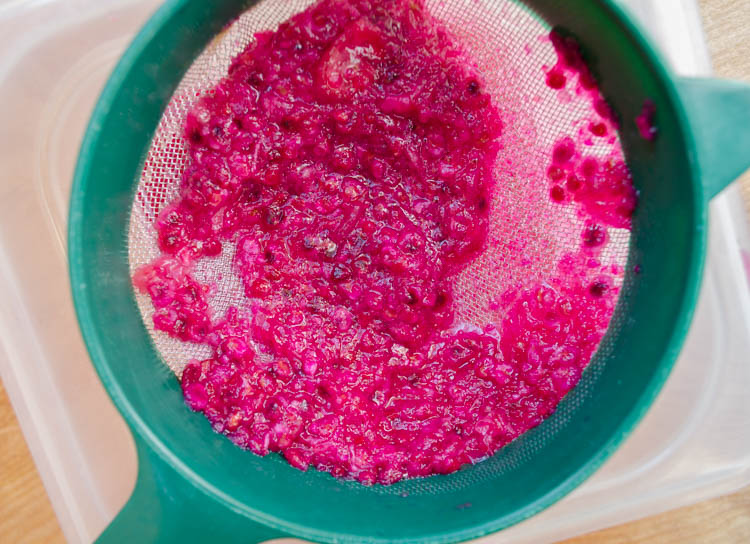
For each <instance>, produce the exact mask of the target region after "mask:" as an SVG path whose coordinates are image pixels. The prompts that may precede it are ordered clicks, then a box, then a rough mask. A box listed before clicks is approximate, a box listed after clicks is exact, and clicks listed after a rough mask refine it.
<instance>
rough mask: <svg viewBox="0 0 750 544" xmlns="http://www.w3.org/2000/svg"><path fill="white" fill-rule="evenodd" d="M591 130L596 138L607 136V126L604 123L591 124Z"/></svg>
mask: <svg viewBox="0 0 750 544" xmlns="http://www.w3.org/2000/svg"><path fill="white" fill-rule="evenodd" d="M589 130H590V131H591V134H593V135H594V136H605V135H606V134H607V125H605V124H604V123H591V124H590V125H589Z"/></svg>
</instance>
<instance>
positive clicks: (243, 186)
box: [133, 0, 635, 484]
mask: <svg viewBox="0 0 750 544" xmlns="http://www.w3.org/2000/svg"><path fill="white" fill-rule="evenodd" d="M554 40H555V38H554V36H553V42H554ZM559 51H564V50H563V49H559ZM560 58H561V59H563V55H562V54H561V57H560ZM573 60H574V61H575V59H573ZM558 64H559V66H556V67H555V69H554V70H553V71H550V72H549V73H548V75H547V83H548V85H549V86H551V87H552V88H554V89H560V88H563V87H565V85H566V83H567V81H568V80H570V79H571V78H573V77H575V74H576V73H579V74H580V73H582V72H581V71H582V68H581V67H580V66H578V65H573V64H574V63H573V64H571V65H570V66H568V65H565V64H564V63H563V62H562V60H561V62H560V63H558ZM471 66H472V64H471V62H470V60H469V59H468V58H467V57H466V55H465V54H464V53H463V52H462V50H461V48H460V47H459V46H458V45H457V44H456V43H455V40H454V39H453V38H452V37H451V36H450V35H448V34H447V33H446V32H445V31H444V30H443V29H442V28H441V27H440V25H439V24H437V23H436V22H435V21H434V20H432V19H431V18H430V17H429V15H428V14H426V13H425V12H424V8H423V6H422V4H421V3H420V2H414V1H407V0H375V1H366V0H345V1H342V0H322V1H321V2H319V3H317V4H315V5H314V6H312V7H311V8H309V9H307V10H306V11H304V12H302V13H300V14H298V15H296V16H294V17H293V18H292V19H290V20H289V21H287V22H286V23H283V24H282V25H280V26H279V28H278V30H276V31H274V32H262V33H259V34H257V35H256V36H255V39H254V40H253V42H252V43H251V44H250V45H249V46H248V48H247V49H246V50H245V51H244V52H242V53H241V54H240V55H239V56H238V57H237V58H236V59H234V61H233V63H232V65H231V67H230V69H229V74H228V75H227V76H226V77H225V78H224V79H223V80H222V81H221V82H220V83H219V84H218V85H217V86H216V87H214V88H213V89H211V90H210V92H208V93H207V95H206V96H205V97H204V98H202V99H201V100H200V101H199V103H198V105H197V106H196V107H195V108H194V109H193V110H192V111H191V112H190V113H189V115H188V118H187V121H186V124H185V132H184V137H185V139H186V141H187V142H188V145H189V153H190V163H189V166H188V167H187V169H186V171H185V172H184V175H183V177H182V181H181V185H180V195H179V198H178V199H177V200H176V201H174V202H172V203H171V204H170V205H169V206H168V207H167V208H166V209H165V210H164V211H163V212H162V213H161V215H160V217H159V219H158V221H157V223H156V230H157V234H158V242H159V247H160V249H161V251H162V255H161V256H160V257H159V258H158V259H157V260H155V261H154V262H152V263H150V264H148V265H146V266H143V267H141V268H140V269H138V271H137V272H136V274H135V275H134V278H133V281H134V285H135V286H136V288H137V289H138V290H140V291H141V292H143V293H147V294H148V295H149V296H150V298H151V301H152V303H153V306H154V309H155V312H154V315H153V323H154V327H155V328H156V329H157V330H159V331H163V333H166V334H169V335H171V336H173V337H176V338H179V339H181V340H183V341H186V342H194V343H200V344H205V345H208V346H210V347H211V350H212V356H211V357H210V358H208V359H206V360H203V361H191V362H190V363H189V364H188V365H187V366H186V367H185V369H184V372H183V375H182V388H183V392H184V396H185V400H186V402H187V404H188V406H190V407H191V408H192V409H194V410H196V411H200V412H203V414H205V416H206V417H207V418H208V419H209V420H210V421H211V423H212V425H213V427H214V429H215V430H216V431H218V432H222V433H224V434H226V435H227V436H228V437H229V438H230V439H231V440H232V441H233V442H235V443H236V444H238V445H239V446H241V447H243V448H248V449H250V450H252V451H253V452H255V453H257V454H259V455H265V454H267V453H268V452H270V451H277V452H280V453H281V454H282V455H283V456H284V457H285V458H286V459H287V460H288V461H289V463H291V464H292V465H293V466H295V467H298V468H300V469H306V468H307V467H308V466H310V465H312V466H315V467H317V468H318V469H320V470H324V471H328V472H330V473H332V474H333V475H335V476H337V477H342V478H350V479H356V480H358V481H360V482H362V483H365V484H372V483H375V482H379V483H383V484H390V483H393V482H396V481H398V480H400V479H402V478H406V477H415V476H426V475H430V474H434V473H448V472H452V471H455V470H457V469H458V468H459V467H460V466H461V465H463V464H467V463H475V462H477V461H480V460H481V459H484V458H486V457H487V456H489V455H491V454H492V453H493V452H495V451H496V450H497V449H498V448H500V447H501V446H503V445H504V444H506V443H508V442H509V441H511V440H513V439H514V438H516V437H517V436H519V435H520V434H522V433H523V432H525V431H526V430H528V429H529V428H531V427H534V426H535V425H537V424H538V423H540V422H541V421H542V420H543V419H544V418H545V417H547V416H549V415H550V414H551V413H552V412H553V411H554V409H555V407H556V406H557V404H558V402H559V401H560V399H561V398H562V397H563V396H564V395H565V394H566V393H567V392H568V391H569V390H570V389H571V388H572V387H573V386H574V385H575V384H576V382H577V381H578V380H579V378H580V375H581V372H582V371H583V369H584V368H585V367H586V365H587V364H588V363H589V361H590V359H591V357H592V355H593V353H594V351H595V350H596V348H597V346H598V344H599V341H600V340H601V338H602V336H603V334H604V332H605V330H606V328H607V325H608V323H609V320H610V318H611V316H612V312H613V308H614V304H615V302H616V293H617V291H618V288H617V286H616V285H615V282H614V280H613V277H612V276H611V275H610V274H608V273H604V272H602V269H601V268H597V267H595V266H592V265H591V262H592V261H594V262H596V257H597V255H599V253H600V252H601V251H602V248H603V247H605V246H606V244H607V242H608V235H607V227H608V226H611V227H617V228H622V227H628V226H629V218H630V214H631V213H632V211H633V208H634V206H635V193H634V191H633V190H632V184H631V183H630V177H629V173H628V172H627V169H626V168H624V163H622V164H620V163H617V164H614V163H612V162H609V163H607V162H602V161H599V162H597V159H593V158H586V157H585V156H584V155H583V154H582V153H581V152H579V151H578V150H577V149H576V144H575V142H573V141H572V140H570V141H569V140H568V139H561V140H560V142H559V143H558V145H557V146H556V147H555V149H554V150H552V151H551V160H550V169H549V178H550V187H551V188H550V198H551V199H552V200H553V201H555V202H561V203H563V202H566V201H568V200H573V201H575V202H578V203H579V204H580V207H581V211H580V213H584V214H587V215H586V217H588V218H589V219H590V220H588V221H587V225H586V228H585V229H584V230H583V231H582V232H581V235H580V236H581V243H580V251H577V252H575V253H572V254H570V255H567V256H566V257H565V258H563V259H562V260H561V262H560V263H559V266H558V273H557V275H556V276H554V277H552V278H550V279H549V280H548V281H546V282H543V283H538V284H533V285H526V286H519V287H517V288H514V289H512V290H509V291H507V292H505V293H504V294H502V295H501V296H499V297H498V298H497V300H496V301H494V302H493V304H495V305H496V309H500V310H501V312H500V313H501V314H502V316H503V317H502V319H500V320H499V321H498V322H497V323H489V324H483V328H480V327H477V326H470V325H468V324H465V323H456V322H455V320H454V293H453V285H454V283H455V278H456V276H457V275H458V274H459V273H460V272H461V270H462V269H463V268H464V267H465V266H466V265H467V264H468V263H470V262H471V261H472V260H473V259H474V258H475V257H476V256H478V255H479V254H480V253H481V252H482V251H483V250H484V249H486V247H487V246H488V244H491V243H493V242H492V240H490V239H489V238H488V230H489V217H490V213H491V210H490V202H491V198H490V196H491V193H492V191H495V190H502V187H496V186H495V181H494V179H493V171H494V170H495V168H496V164H497V162H498V161H497V159H498V153H499V151H500V150H499V145H498V139H499V137H500V135H501V132H502V131H503V124H502V120H501V119H500V115H499V113H498V110H497V109H496V108H495V106H494V105H493V103H492V100H491V99H490V96H489V95H488V93H487V92H486V91H485V89H484V88H483V84H482V78H481V75H480V74H478V73H476V71H475V70H474V69H473V68H472V67H471ZM582 79H583V78H582ZM586 83H588V80H586ZM589 88H590V89H595V86H593V87H587V89H589ZM604 113H605V114H607V115H609V112H608V111H605V112H604ZM595 121H596V120H595ZM599 121H601V122H598V121H597V122H594V123H593V124H592V126H594V127H595V128H594V129H592V132H594V134H596V132H595V131H597V130H598V131H599V132H601V131H606V124H607V123H609V121H608V120H607V119H603V120H599ZM597 123H598V124H597ZM599 125H601V127H599ZM602 127H603V128H602ZM602 135H603V134H602ZM587 161H588V162H587ZM592 161H593V162H592ZM227 252H230V254H231V255H233V269H234V273H235V274H237V275H238V276H239V278H241V281H242V285H243V288H244V294H245V298H246V304H245V305H244V306H243V307H242V308H237V307H231V308H230V309H229V310H228V311H227V312H226V313H225V314H223V315H214V314H213V313H212V312H211V310H210V307H211V305H210V298H211V295H212V291H213V289H214V286H213V285H211V284H210V283H208V284H207V283H201V282H200V281H198V280H197V279H196V277H195V276H194V274H193V264H194V263H195V262H196V261H197V260H198V259H216V258H217V256H219V255H221V254H222V253H224V254H226V253H227Z"/></svg>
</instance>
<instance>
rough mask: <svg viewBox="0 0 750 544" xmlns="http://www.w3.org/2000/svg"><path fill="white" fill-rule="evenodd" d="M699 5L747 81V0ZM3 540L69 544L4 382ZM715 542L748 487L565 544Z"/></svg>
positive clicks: (741, 513) (743, 527) (743, 503)
mask: <svg viewBox="0 0 750 544" xmlns="http://www.w3.org/2000/svg"><path fill="white" fill-rule="evenodd" d="M652 1H654V2H658V1H661V0H652ZM700 6H701V11H702V14H703V18H704V25H705V30H706V37H707V39H708V42H709V47H710V49H711V53H712V56H713V61H714V70H715V71H716V74H717V75H719V76H722V77H731V78H734V79H744V80H746V81H750V0H700ZM748 152H750V150H748ZM742 184H743V188H744V191H745V196H746V203H747V204H748V212H749V213H750V174H747V175H745V176H744V178H743V179H742ZM0 542H2V543H14V544H32V543H33V544H36V543H42V542H43V543H58V542H64V538H63V535H62V533H61V531H60V528H59V526H58V523H57V520H56V518H55V514H54V512H53V510H52V507H51V505H50V502H49V499H48V498H47V494H46V492H45V491H44V487H43V485H42V483H41V480H40V479H39V476H38V474H37V471H36V468H35V466H34V462H33V460H32V458H31V455H30V454H29V450H28V449H27V447H26V443H25V442H24V439H23V435H22V434H21V431H20V429H19V427H18V423H17V421H16V417H15V414H14V413H13V409H12V407H11V405H10V402H9V401H8V397H7V395H6V393H5V390H4V388H3V387H2V384H1V383H0ZM713 542H716V543H719V542H720V543H750V488H746V489H744V490H742V491H740V492H738V493H735V494H733V495H729V496H726V497H721V498H718V499H713V500H710V501H706V502H704V503H700V504H697V505H693V506H688V507H685V508H680V509H678V510H674V511H672V512H667V513H664V514H660V515H656V516H652V517H649V518H645V519H642V520H639V521H635V522H631V523H626V524H624V525H620V526H617V527H613V528H610V529H606V530H604V531H599V532H597V533H591V534H589V535H584V536H581V537H578V538H575V539H572V540H569V541H566V544H593V543H597V544H623V543H660V544H661V543H665V544H677V543H680V544H684V543H713Z"/></svg>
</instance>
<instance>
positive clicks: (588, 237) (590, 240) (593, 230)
mask: <svg viewBox="0 0 750 544" xmlns="http://www.w3.org/2000/svg"><path fill="white" fill-rule="evenodd" d="M581 238H582V239H583V245H584V246H586V247H597V246H600V245H602V244H603V243H604V241H605V240H606V238H607V231H606V229H603V228H602V227H600V226H599V225H589V226H588V227H586V228H585V229H583V234H582V236H581Z"/></svg>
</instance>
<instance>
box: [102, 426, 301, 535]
mask: <svg viewBox="0 0 750 544" xmlns="http://www.w3.org/2000/svg"><path fill="white" fill-rule="evenodd" d="M135 442H136V449H137V451H138V479H137V480H136V484H135V489H134V490H133V494H132V495H131V496H130V499H128V502H127V503H125V506H124V507H123V508H122V510H120V512H119V513H118V514H117V516H116V517H115V519H114V520H113V521H112V523H110V524H109V526H108V527H107V528H106V529H104V532H103V533H102V534H101V535H100V536H99V538H98V539H97V540H96V542H97V543H101V544H110V543H111V544H121V543H123V542H133V543H135V542H138V543H143V544H146V543H167V542H169V543H172V542H180V543H183V544H188V543H205V542H226V543H238V544H239V543H243V544H254V543H258V542H264V541H266V540H270V539H275V538H280V537H284V536H288V535H285V534H284V533H281V532H280V531H278V530H275V529H272V528H270V527H267V526H265V525H262V524H260V523H257V522H255V521H252V520H250V519H249V518H248V517H246V516H243V515H241V514H238V513H236V512H234V511H233V510H231V509H230V508H228V507H227V506H225V505H224V504H222V503H219V502H218V501H217V500H216V499H214V498H211V497H209V496H208V495H207V494H205V493H204V492H203V491H201V490H200V489H198V488H197V487H196V486H194V485H192V484H191V483H189V482H188V480H186V479H185V478H183V477H182V476H181V475H179V474H178V473H177V472H176V471H175V470H174V469H173V468H171V467H170V466H169V465H167V463H165V462H164V461H163V460H162V459H161V458H160V457H159V456H158V455H157V454H156V453H154V452H153V450H151V448H149V447H148V446H146V445H145V443H144V442H143V441H142V440H141V439H139V438H138V437H135ZM217 462H218V461H217Z"/></svg>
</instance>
